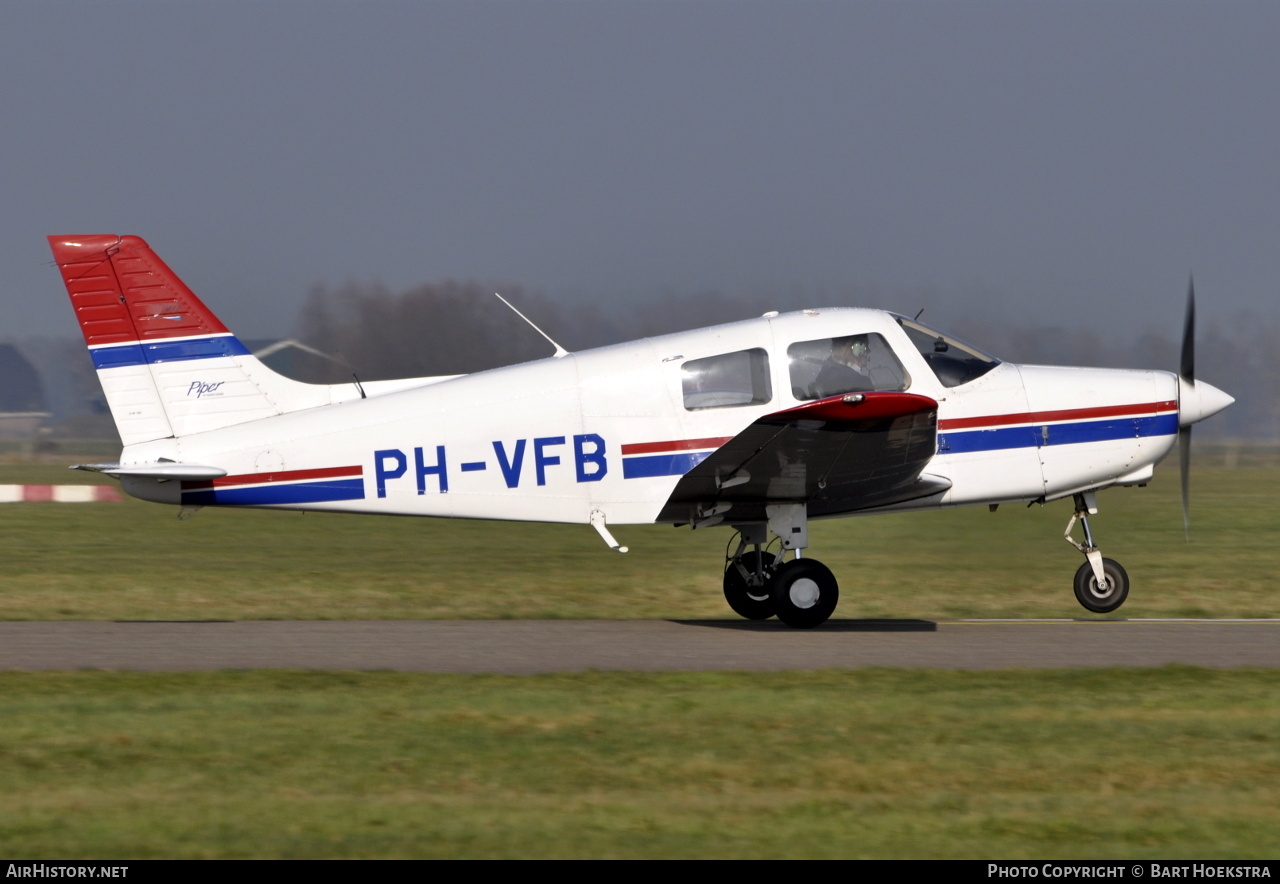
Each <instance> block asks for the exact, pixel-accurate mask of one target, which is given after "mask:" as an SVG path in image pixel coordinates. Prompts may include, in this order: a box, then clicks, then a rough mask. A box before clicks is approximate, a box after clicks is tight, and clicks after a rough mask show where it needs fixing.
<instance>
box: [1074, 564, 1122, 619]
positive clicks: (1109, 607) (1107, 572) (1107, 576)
mask: <svg viewBox="0 0 1280 884" xmlns="http://www.w3.org/2000/svg"><path fill="white" fill-rule="evenodd" d="M1102 571H1103V582H1101V583H1099V582H1098V578H1097V576H1096V575H1095V574H1094V573H1093V565H1092V564H1091V563H1090V562H1085V563H1084V564H1083V565H1081V566H1080V569H1079V570H1078V571H1076V601H1078V602H1079V603H1080V604H1081V605H1083V606H1084V607H1086V608H1088V609H1089V610H1090V611H1093V612H1094V613H1095V614H1110V613H1111V612H1112V611H1114V610H1115V609H1116V608H1118V607H1120V606H1121V605H1123V604H1124V600H1125V599H1126V598H1127V597H1128V595H1129V575H1128V574H1127V573H1125V570H1124V568H1122V567H1120V563H1119V562H1117V561H1116V560H1115V559H1103V560H1102Z"/></svg>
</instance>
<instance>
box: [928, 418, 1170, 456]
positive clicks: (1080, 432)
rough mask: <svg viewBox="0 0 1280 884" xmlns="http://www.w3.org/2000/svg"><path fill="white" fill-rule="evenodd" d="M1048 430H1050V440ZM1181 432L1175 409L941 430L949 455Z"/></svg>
mask: <svg viewBox="0 0 1280 884" xmlns="http://www.w3.org/2000/svg"><path fill="white" fill-rule="evenodd" d="M1045 429H1047V430H1048V438H1047V439H1046V438H1045V433H1044V431H1045ZM1177 432H1178V415H1177V414H1176V413H1172V412H1171V413H1169V414H1158V415H1152V416H1150V417H1126V418H1117V419H1113V420H1102V421H1080V422H1077V423H1069V424H1043V425H1037V426H1031V427H1002V428H1000V429H995V430H964V431H961V432H955V431H952V432H946V433H939V434H938V450H939V451H940V452H943V453H946V454H969V453H972V452H975V451H1002V450H1005V449H1009V448H1037V447H1044V446H1047V445H1075V444H1078V443H1081V442H1108V441H1111V440H1114V439H1136V438H1141V437H1144V436H1171V435H1173V434H1174V433H1177Z"/></svg>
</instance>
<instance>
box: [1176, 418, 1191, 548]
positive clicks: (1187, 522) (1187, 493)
mask: <svg viewBox="0 0 1280 884" xmlns="http://www.w3.org/2000/svg"><path fill="white" fill-rule="evenodd" d="M1178 466H1179V468H1180V469H1181V471H1182V533H1183V534H1184V535H1185V536H1186V538H1187V543H1190V542H1191V425H1190V424H1187V425H1186V426H1185V427H1183V428H1182V429H1180V430H1178Z"/></svg>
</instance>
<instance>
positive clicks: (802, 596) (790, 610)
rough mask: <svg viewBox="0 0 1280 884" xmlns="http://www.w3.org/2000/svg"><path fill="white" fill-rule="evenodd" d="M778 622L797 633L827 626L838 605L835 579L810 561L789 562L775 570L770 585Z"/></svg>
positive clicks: (838, 595)
mask: <svg viewBox="0 0 1280 884" xmlns="http://www.w3.org/2000/svg"><path fill="white" fill-rule="evenodd" d="M771 594H772V596H773V604H774V609H775V611H776V613H777V615H778V619H779V620H781V621H782V622H783V623H785V624H787V625H788V626H794V627H795V628H797V629H813V627H815V626H820V625H822V624H823V623H826V622H827V618H828V617H830V616H831V614H832V612H834V611H835V609H836V603H837V602H839V601H840V588H839V587H838V586H837V585H836V578H835V575H834V574H832V573H831V569H829V568H828V567H827V566H826V565H824V564H822V563H821V562H819V561H816V560H814V559H792V560H791V561H790V562H787V563H786V564H785V565H782V566H780V567H779V568H778V570H777V571H776V572H774V575H773V581H772V585H771Z"/></svg>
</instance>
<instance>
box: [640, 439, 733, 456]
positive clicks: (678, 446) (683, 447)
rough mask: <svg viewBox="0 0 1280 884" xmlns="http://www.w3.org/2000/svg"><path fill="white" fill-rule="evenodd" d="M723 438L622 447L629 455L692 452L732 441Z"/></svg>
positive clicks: (679, 440)
mask: <svg viewBox="0 0 1280 884" xmlns="http://www.w3.org/2000/svg"><path fill="white" fill-rule="evenodd" d="M732 438H733V437H732V436H723V437H720V438H716V439H678V440H676V441H674V442H633V443H631V444H630V445H623V446H622V453H623V454H624V455H627V454H662V453H664V452H667V451H692V450H694V449H695V448H719V447H720V446H721V445H723V444H724V443H726V442H728V441H729V440H730V439H732Z"/></svg>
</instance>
